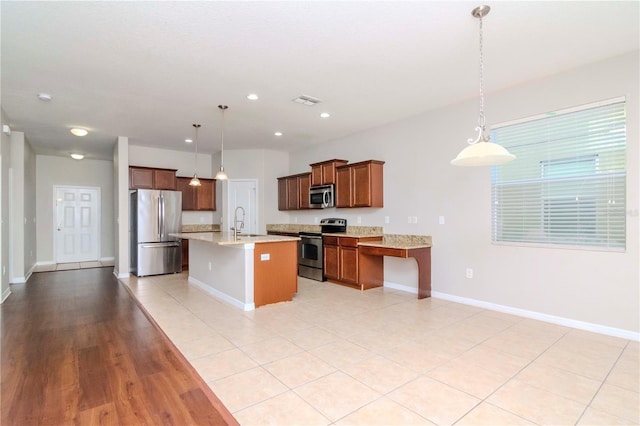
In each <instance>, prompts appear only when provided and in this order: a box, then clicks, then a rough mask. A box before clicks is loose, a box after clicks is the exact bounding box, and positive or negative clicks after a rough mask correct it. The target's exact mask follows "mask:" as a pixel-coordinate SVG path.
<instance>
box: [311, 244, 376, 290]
mask: <svg viewBox="0 0 640 426" xmlns="http://www.w3.org/2000/svg"><path fill="white" fill-rule="evenodd" d="M380 240H382V237H381V236H374V237H336V236H325V237H324V275H325V277H326V278H327V279H328V280H329V281H332V282H336V283H339V284H347V285H351V286H357V287H358V288H360V289H364V288H363V286H362V285H361V284H360V279H359V278H360V269H359V267H360V264H359V260H358V250H359V249H358V243H359V242H360V241H380Z"/></svg>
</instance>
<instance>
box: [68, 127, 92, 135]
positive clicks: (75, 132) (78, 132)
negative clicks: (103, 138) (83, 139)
mask: <svg viewBox="0 0 640 426" xmlns="http://www.w3.org/2000/svg"><path fill="white" fill-rule="evenodd" d="M70 132H71V133H72V134H73V135H75V136H87V135H88V134H89V132H88V131H86V130H85V129H78V128H77V127H74V128H73V129H71V130H70Z"/></svg>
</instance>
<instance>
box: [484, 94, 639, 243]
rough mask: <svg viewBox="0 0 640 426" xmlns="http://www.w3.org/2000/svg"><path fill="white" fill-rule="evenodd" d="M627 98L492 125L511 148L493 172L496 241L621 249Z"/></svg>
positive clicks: (497, 140)
mask: <svg viewBox="0 0 640 426" xmlns="http://www.w3.org/2000/svg"><path fill="white" fill-rule="evenodd" d="M625 119H626V110H625V101H624V98H619V99H614V100H610V101H605V102H599V103H597V104H592V105H587V106H582V107H579V108H572V109H569V110H564V111H557V112H553V113H547V114H544V115H543V116H537V117H533V118H529V119H525V120H519V121H518V122H514V123H508V124H504V125H500V126H496V127H495V128H494V129H492V132H491V138H492V140H493V142H495V143H498V144H500V145H503V146H504V147H505V148H507V149H508V150H509V151H510V152H512V153H513V154H515V155H516V157H517V158H516V160H514V161H512V162H511V163H508V164H504V165H502V166H495V167H493V168H492V173H491V189H492V221H493V223H492V231H493V232H492V234H493V241H494V242H496V243H516V244H522V245H524V244H534V245H540V244H543V245H549V246H554V247H558V246H565V247H579V248H597V249H613V250H624V249H625V245H626V202H625V196H626V144H627V142H626V126H625Z"/></svg>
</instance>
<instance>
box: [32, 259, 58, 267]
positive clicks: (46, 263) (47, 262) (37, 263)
mask: <svg viewBox="0 0 640 426" xmlns="http://www.w3.org/2000/svg"><path fill="white" fill-rule="evenodd" d="M55 264H56V262H54V261H53V260H45V261H41V262H36V266H49V265H55Z"/></svg>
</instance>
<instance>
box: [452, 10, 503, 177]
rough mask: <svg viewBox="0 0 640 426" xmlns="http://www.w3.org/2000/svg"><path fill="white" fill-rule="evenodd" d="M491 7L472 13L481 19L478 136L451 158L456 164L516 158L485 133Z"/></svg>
mask: <svg viewBox="0 0 640 426" xmlns="http://www.w3.org/2000/svg"><path fill="white" fill-rule="evenodd" d="M490 10H491V8H490V7H489V6H486V5H484V6H478V7H476V8H475V9H473V10H472V11H471V14H472V15H473V16H474V17H476V18H478V19H479V21H480V115H479V117H478V126H477V127H476V129H475V130H476V132H478V136H477V137H476V138H475V140H474V139H473V138H470V139H469V140H467V142H468V143H469V146H468V147H466V148H465V149H463V150H462V151H460V154H458V156H457V157H456V158H455V159H453V160H451V164H453V165H454V166H494V165H499V164H504V163H508V162H509V161H511V160H513V159H514V158H516V156H515V155H513V154H511V153H509V151H507V150H506V148H504V147H503V146H501V145H498V144H496V143H493V142H491V137H490V136H489V135H485V126H486V123H485V117H484V57H483V52H482V47H483V46H482V42H483V40H482V18H484V17H485V16H486V15H487V13H489V11H490Z"/></svg>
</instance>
